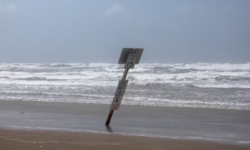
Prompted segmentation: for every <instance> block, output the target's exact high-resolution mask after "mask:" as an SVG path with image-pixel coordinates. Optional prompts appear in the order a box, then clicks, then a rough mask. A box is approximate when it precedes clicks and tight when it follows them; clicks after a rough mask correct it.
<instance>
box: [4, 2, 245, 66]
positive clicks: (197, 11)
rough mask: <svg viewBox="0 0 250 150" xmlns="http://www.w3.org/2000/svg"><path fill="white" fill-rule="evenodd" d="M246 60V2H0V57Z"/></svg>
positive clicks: (15, 59)
mask: <svg viewBox="0 0 250 150" xmlns="http://www.w3.org/2000/svg"><path fill="white" fill-rule="evenodd" d="M123 47H134V48H136V47H138V48H144V49H145V50H144V53H143V56H142V59H141V61H142V62H144V63H152V62H159V63H190V62H191V63H195V62H217V63H245V62H250V0H0V62H43V63H46V62H81V63H87V62H106V63H116V62H117V61H118V58H119V55H120V52H121V50H122V48H123Z"/></svg>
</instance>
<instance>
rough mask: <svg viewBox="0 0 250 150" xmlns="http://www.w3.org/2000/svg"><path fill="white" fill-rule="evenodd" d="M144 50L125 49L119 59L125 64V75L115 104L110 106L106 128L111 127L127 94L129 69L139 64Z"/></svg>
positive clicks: (118, 89)
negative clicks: (115, 113)
mask: <svg viewBox="0 0 250 150" xmlns="http://www.w3.org/2000/svg"><path fill="white" fill-rule="evenodd" d="M142 52H143V49H138V48H137V49H133V48H124V49H123V50H122V53H121V56H120V59H119V62H118V63H119V64H125V66H124V69H125V70H124V73H123V76H122V79H121V80H120V81H119V83H118V86H117V89H116V92H115V97H114V99H113V102H112V104H111V106H110V112H109V115H108V118H107V121H106V124H105V125H106V126H108V125H109V123H110V120H111V118H112V115H113V113H114V110H118V109H119V107H120V104H121V101H122V98H123V94H124V93H125V90H126V87H127V84H128V80H126V77H127V74H128V71H129V69H133V68H134V66H135V64H138V63H139V61H140V58H141V55H142Z"/></svg>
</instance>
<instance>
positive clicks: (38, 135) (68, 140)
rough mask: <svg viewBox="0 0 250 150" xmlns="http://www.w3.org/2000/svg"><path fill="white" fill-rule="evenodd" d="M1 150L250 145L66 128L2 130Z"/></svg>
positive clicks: (239, 149)
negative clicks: (56, 129)
mask: <svg viewBox="0 0 250 150" xmlns="http://www.w3.org/2000/svg"><path fill="white" fill-rule="evenodd" d="M0 149H1V150H37V149H41V150H83V149H86V150H97V149H103V150H196V149H197V150H249V147H247V146H237V145H227V144H219V143H212V142H204V141H191V140H174V139H161V138H148V137H137V136H120V135H112V134H95V133H76V132H64V131H25V130H6V129H1V130H0Z"/></svg>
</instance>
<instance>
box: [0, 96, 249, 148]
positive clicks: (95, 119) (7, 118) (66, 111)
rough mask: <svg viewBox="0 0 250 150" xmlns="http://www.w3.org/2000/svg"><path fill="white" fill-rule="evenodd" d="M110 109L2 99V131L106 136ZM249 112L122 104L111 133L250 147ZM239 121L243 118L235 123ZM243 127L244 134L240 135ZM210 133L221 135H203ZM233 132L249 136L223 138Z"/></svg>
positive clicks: (0, 117)
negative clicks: (40, 131)
mask: <svg viewBox="0 0 250 150" xmlns="http://www.w3.org/2000/svg"><path fill="white" fill-rule="evenodd" d="M109 107H110V105H107V104H106V105H105V104H84V103H81V104H78V103H61V102H36V101H1V100H0V129H9V128H12V129H13V130H32V131H38V130H43V131H46V129H47V130H49V132H50V131H53V130H54V131H56V132H61V131H62V132H73V133H75V132H80V133H84V134H85V133H89V134H92V133H91V132H92V131H93V132H97V133H95V134H105V135H106V134H109V132H110V131H108V130H107V129H106V127H105V125H104V124H105V121H106V118H107V115H108V112H109ZM249 113H250V111H248V110H228V109H226V110H220V109H209V108H207V109H203V108H182V107H159V106H128V105H122V106H121V108H120V110H118V111H116V112H115V114H114V116H113V118H112V120H111V130H112V135H117V136H129V137H149V138H158V139H166V140H172V139H176V140H194V141H199V142H200V141H201V142H202V141H204V142H212V143H227V144H231V145H237V144H239V143H240V142H241V143H243V144H242V145H250V142H249V141H250V140H249V136H248V134H247V131H249V125H250V121H249V120H247V118H248V119H249V117H248V114H249ZM238 118H239V119H240V120H235V119H238ZM246 121H247V122H246ZM241 122H242V124H239V123H241ZM232 123H236V124H235V125H234V124H232ZM238 124H239V126H238ZM8 127H9V128H8ZM242 127H243V128H246V129H245V131H241V128H242ZM74 131H75V132H74ZM230 132H232V133H230ZM206 134H211V135H212V134H217V135H215V136H214V135H213V136H212V137H203V136H204V135H206ZM232 134H235V136H236V138H237V136H242V134H245V138H243V139H235V138H230V137H229V138H227V137H226V138H224V137H223V136H224V135H225V136H231V135H232ZM221 135H223V136H221ZM244 142H245V143H244Z"/></svg>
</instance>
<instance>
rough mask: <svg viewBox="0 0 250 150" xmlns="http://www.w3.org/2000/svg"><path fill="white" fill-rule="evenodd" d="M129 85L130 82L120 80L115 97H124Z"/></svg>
mask: <svg viewBox="0 0 250 150" xmlns="http://www.w3.org/2000/svg"><path fill="white" fill-rule="evenodd" d="M127 85H128V80H120V81H119V84H118V86H117V89H116V92H115V95H120V96H122V95H123V94H124V93H125V90H126V87H127Z"/></svg>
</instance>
